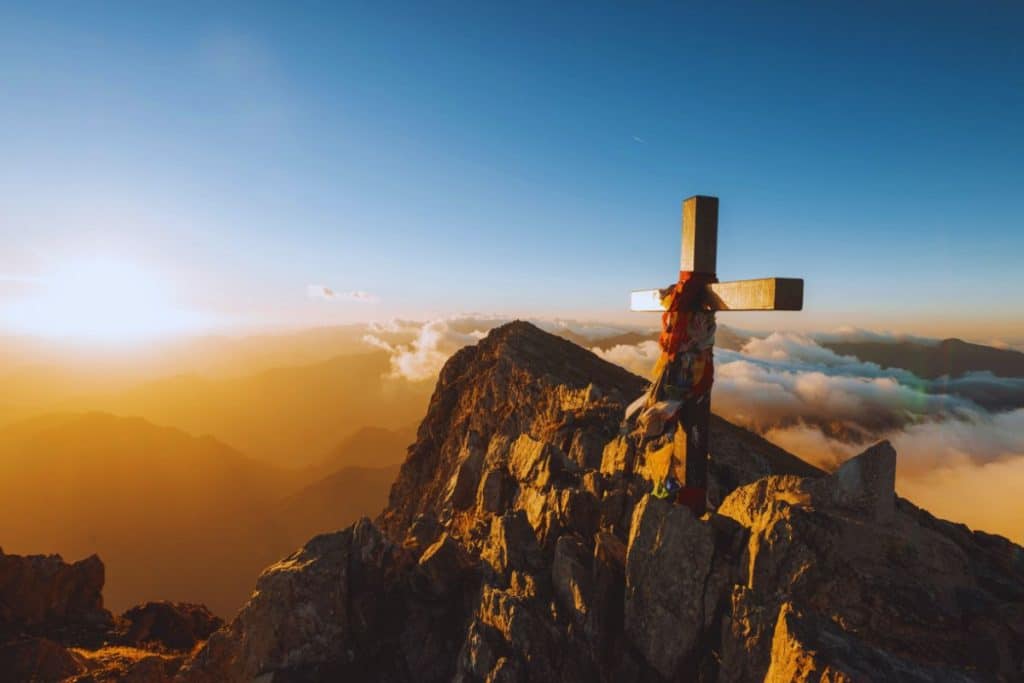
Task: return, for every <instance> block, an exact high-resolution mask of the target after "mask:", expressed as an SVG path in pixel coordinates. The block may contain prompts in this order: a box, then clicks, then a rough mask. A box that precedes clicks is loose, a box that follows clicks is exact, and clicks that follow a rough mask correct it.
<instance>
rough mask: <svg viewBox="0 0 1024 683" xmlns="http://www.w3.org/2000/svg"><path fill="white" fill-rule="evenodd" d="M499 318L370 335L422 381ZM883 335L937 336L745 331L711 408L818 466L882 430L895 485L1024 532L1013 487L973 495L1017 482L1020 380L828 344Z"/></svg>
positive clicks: (723, 354)
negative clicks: (947, 372) (895, 361)
mask: <svg viewBox="0 0 1024 683" xmlns="http://www.w3.org/2000/svg"><path fill="white" fill-rule="evenodd" d="M506 321H507V320H506V319H502V318H494V317H488V316H462V317H453V318H444V319H437V320H431V321H428V322H415V321H401V320H399V321H392V322H390V323H387V324H380V325H374V326H373V327H372V328H371V329H370V331H369V332H368V334H367V336H366V341H367V342H368V343H370V344H372V345H374V346H376V347H379V348H382V349H384V350H386V351H388V352H389V353H390V354H391V373H392V375H393V376H394V377H403V378H405V379H408V380H411V381H428V380H432V379H433V378H435V377H436V376H437V373H438V372H439V371H440V369H441V367H442V366H443V364H444V362H445V361H446V360H447V359H448V357H449V356H451V354H453V353H454V352H455V351H457V350H458V349H460V348H462V347H463V346H465V345H467V344H474V343H476V342H477V341H478V340H480V339H481V338H482V337H483V336H485V335H486V334H487V332H488V330H490V329H491V328H493V327H496V326H498V325H500V324H502V323H503V322H506ZM532 322H535V323H536V324H537V325H538V326H540V327H541V328H543V329H545V330H547V331H549V332H553V333H555V334H560V335H562V336H566V337H569V338H570V339H573V340H574V341H576V342H577V343H580V344H582V345H584V346H589V347H590V348H591V350H592V351H594V353H597V354H598V355H600V356H601V357H603V358H605V359H606V360H608V361H610V362H613V363H616V364H618V365H621V366H623V367H625V368H627V369H628V370H631V371H633V372H635V373H637V374H639V375H643V376H647V375H648V373H649V372H650V370H651V368H652V366H653V364H654V361H655V359H656V358H657V356H658V346H657V343H656V342H655V341H654V340H653V338H649V339H642V340H641V341H637V342H636V343H629V344H614V345H608V344H604V343H602V342H603V341H605V340H609V339H613V338H618V337H621V335H624V334H627V333H631V332H632V333H634V336H635V337H637V338H642V336H650V337H653V333H652V331H651V330H649V329H648V330H637V329H633V328H625V327H616V326H612V325H605V324H592V323H581V322H576V321H567V320H539V321H532ZM638 332H641V333H643V334H640V335H637V333H638ZM883 340H889V341H914V342H917V343H929V342H930V341H932V340H924V339H921V338H915V337H899V338H896V337H892V336H890V335H884V334H879V333H875V332H868V331H863V330H844V331H840V332H836V333H828V334H821V335H805V334H793V333H782V332H775V333H772V334H767V335H758V336H751V335H749V334H744V333H741V334H740V343H739V348H737V349H735V350H729V349H723V348H718V349H716V352H715V365H716V367H715V386H714V399H713V405H714V410H715V412H717V413H718V414H720V415H722V416H723V417H725V418H726V419H729V420H731V421H732V422H734V423H736V424H739V425H742V426H744V427H746V428H748V429H750V430H752V431H755V432H757V433H759V434H762V435H763V436H765V438H767V439H769V440H770V441H772V442H774V443H776V444H778V445H780V446H782V447H783V448H786V449H787V450H790V451H792V452H794V453H796V454H797V455H799V456H801V457H803V458H804V459H806V460H809V461H811V462H813V463H815V464H817V465H819V466H821V467H823V468H825V469H834V468H835V467H837V466H838V465H839V464H840V463H842V462H843V461H844V460H845V459H847V458H849V457H851V456H853V455H856V454H857V453H859V452H861V451H862V450H864V449H865V448H866V447H867V446H869V445H870V444H872V443H875V442H877V441H879V440H881V439H888V440H890V441H891V442H892V443H893V445H894V446H895V447H896V449H897V452H898V453H899V459H898V473H897V475H898V487H899V490H900V492H901V493H902V494H904V495H907V496H908V497H911V498H912V499H914V500H915V501H917V502H919V503H921V504H923V505H925V506H927V507H930V508H931V509H932V510H933V511H934V512H936V513H937V514H940V515H942V516H945V517H949V518H953V519H958V520H962V521H965V522H967V523H969V524H974V525H977V526H980V527H983V528H987V529H991V530H993V531H997V532H999V533H1003V534H1005V535H1008V536H1010V537H1012V538H1015V539H1016V540H1018V541H1021V540H1024V502H1020V499H1019V496H1017V495H1009V494H1008V495H1005V496H1003V497H997V496H984V495H980V494H979V493H978V492H979V491H993V492H997V491H1003V490H1006V488H1007V478H1008V477H1009V478H1010V480H1011V481H1014V482H1015V484H1016V485H1018V486H1019V485H1020V484H1024V378H1003V377H996V376H994V375H992V374H990V373H987V372H978V373H970V374H967V375H964V376H963V377H959V378H940V379H937V380H928V379H924V378H921V377H918V376H916V375H914V374H913V373H911V372H908V371H905V370H900V369H891V368H888V369H887V368H882V367H880V366H879V365H877V364H875V363H869V362H864V361H861V360H859V359H858V358H855V357H853V356H842V355H839V354H837V353H835V352H834V351H832V350H831V349H829V348H827V346H825V344H827V343H828V342H831V341H883ZM1004 508H1005V509H1004Z"/></svg>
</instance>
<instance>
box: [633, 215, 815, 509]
mask: <svg viewBox="0 0 1024 683" xmlns="http://www.w3.org/2000/svg"><path fill="white" fill-rule="evenodd" d="M682 227H683V239H682V243H683V247H682V253H681V254H680V262H679V269H680V270H681V271H684V272H690V273H699V274H700V275H701V276H700V277H696V278H695V277H691V276H687V277H686V278H685V279H684V278H682V277H681V279H680V282H679V283H678V284H674V285H673V288H677V287H679V288H680V289H675V290H674V292H671V293H669V295H668V296H662V295H663V293H665V292H668V291H669V290H659V289H648V290H638V291H634V292H633V293H632V294H631V295H630V308H631V309H632V310H634V311H660V310H664V309H665V308H666V307H670V310H671V314H672V317H670V318H668V319H667V320H666V323H670V324H675V322H678V320H679V318H678V317H676V315H677V314H679V313H683V312H682V311H679V310H678V309H675V308H673V307H674V306H676V305H681V302H679V300H678V299H677V298H676V297H677V296H679V295H681V294H682V293H683V292H685V291H686V288H687V284H685V283H690V286H693V285H696V283H704V284H703V286H704V289H703V291H701V292H700V295H699V296H694V295H693V293H692V290H691V293H690V294H688V295H687V296H686V299H685V301H686V305H687V306H690V307H691V308H690V310H688V311H686V312H685V318H686V319H685V320H684V324H687V325H693V326H694V327H693V328H692V329H693V330H695V331H696V333H697V335H698V337H699V338H700V340H699V342H696V343H688V342H684V341H683V340H684V339H686V338H687V337H688V334H689V332H687V335H686V336H683V335H680V334H673V333H672V332H671V331H666V330H664V329H663V332H668V337H667V339H668V341H667V343H668V344H669V345H672V346H673V348H672V349H668V348H665V349H663V352H662V358H661V360H662V362H661V363H660V364H659V366H658V367H659V371H658V372H659V374H658V376H657V377H655V378H654V379H655V382H654V383H653V384H652V385H651V387H650V388H649V389H648V393H647V394H645V395H644V396H642V397H640V399H638V400H637V401H636V402H634V404H633V406H636V407H637V410H640V412H639V413H637V414H638V415H640V419H641V420H643V419H645V416H647V415H650V414H652V412H653V411H656V409H657V406H658V405H659V403H656V402H657V401H661V399H662V396H663V395H664V388H665V387H666V386H673V383H675V385H676V389H675V394H676V395H677V396H678V395H682V396H687V395H690V394H693V393H694V391H692V388H693V387H694V386H695V384H694V382H695V381H700V382H702V383H703V385H702V390H701V393H700V394H699V395H698V396H697V397H691V398H688V399H687V398H681V399H675V400H676V401H679V400H681V401H682V405H680V407H679V410H678V412H677V413H675V415H676V417H677V419H678V422H677V423H670V424H671V426H672V427H674V428H675V429H674V432H673V439H672V459H671V462H670V465H669V466H670V470H669V471H670V473H671V474H672V475H673V476H674V478H675V479H676V480H677V481H682V482H685V484H686V486H685V487H684V488H683V490H682V491H681V492H680V493H679V498H678V500H679V502H681V503H685V504H686V505H687V506H689V507H690V509H691V510H693V511H694V512H695V513H697V514H700V513H701V512H702V511H703V510H704V506H705V493H706V489H707V484H708V445H709V444H708V441H709V437H710V429H709V426H710V422H711V396H710V391H708V389H709V385H708V379H710V377H709V376H708V374H707V372H710V371H711V368H710V367H709V366H707V365H703V366H701V365H700V364H701V363H703V362H710V360H711V359H710V355H709V354H708V347H707V343H708V342H709V341H713V337H711V338H710V339H709V337H710V335H712V334H713V331H714V320H713V318H710V316H713V315H714V312H715V311H799V310H801V309H802V308H803V302H804V281H803V280H800V279H797V278H784V277H771V278H761V279H758V280H737V281H734V282H711V281H712V280H713V279H714V278H713V277H711V276H713V275H715V273H716V272H717V267H716V261H717V257H718V198H717V197H706V196H703V195H697V196H695V197H690V198H689V199H687V200H685V201H684V202H683V226H682ZM691 342H692V339H691ZM669 358H672V360H671V361H668V359H669ZM695 368H701V374H700V379H699V380H696V379H695V374H694V372H693V370H694V369H695ZM665 382H668V384H665ZM682 387H689V388H690V389H691V390H690V391H687V392H680V391H679V389H680V388H682ZM652 403H653V404H652ZM669 403H671V402H669ZM633 406H631V407H630V410H629V411H627V418H628V417H630V415H632V414H633ZM644 406H646V407H645V408H644ZM662 408H664V406H662ZM653 414H655V415H657V413H656V412H653ZM648 424H650V423H648ZM654 424H656V425H658V424H664V422H662V423H658V422H655V423H654ZM660 428H661V432H659V433H664V429H665V427H660ZM659 463H660V461H659ZM656 490H657V489H656Z"/></svg>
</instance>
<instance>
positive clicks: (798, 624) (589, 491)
mask: <svg viewBox="0 0 1024 683" xmlns="http://www.w3.org/2000/svg"><path fill="white" fill-rule="evenodd" d="M643 387H644V382H643V380H641V379H640V378H637V377H635V376H633V375H630V374H629V373H627V372H625V371H624V370H621V369H620V368H618V367H616V366H613V365H610V364H608V363H605V362H604V361H602V360H600V359H599V358H597V357H596V356H594V355H593V354H591V353H589V352H587V351H585V350H583V349H581V348H579V347H576V346H575V345H573V344H571V343H569V342H566V341H564V340H561V339H558V338H556V337H553V336H551V335H548V334H546V333H544V332H542V331H540V330H539V329H537V328H535V327H533V326H531V325H529V324H526V323H520V322H517V323H511V324H509V325H505V326H503V327H501V328H498V329H496V330H494V331H493V332H491V334H490V335H488V336H487V337H486V338H485V339H483V340H482V341H481V342H480V343H479V344H478V345H476V346H474V347H469V348H465V349H463V350H462V351H460V352H458V353H457V354H455V356H453V357H452V358H451V359H450V360H449V362H448V364H447V365H446V366H445V368H444V370H443V371H442V373H441V376H440V378H439V380H438V384H437V387H436V390H435V392H434V395H433V398H432V399H431V403H430V408H429V411H428V413H427V416H426V418H425V419H424V421H423V423H422V424H421V426H420V429H419V432H418V435H417V440H416V443H415V444H414V445H413V446H411V447H410V450H409V454H408V457H407V459H406V462H405V464H404V465H403V467H402V470H401V472H400V474H399V477H398V479H397V481H396V482H395V484H394V486H393V488H392V491H391V497H390V503H389V505H388V507H387V509H386V510H385V511H384V512H383V513H382V514H381V516H380V517H379V518H378V520H377V521H376V522H372V521H370V520H368V519H364V520H362V521H360V522H359V523H357V524H355V525H354V526H352V527H350V528H348V529H345V530H343V531H339V532H337V533H333V534H326V535H322V536H318V537H317V538H314V539H313V540H311V541H310V542H309V543H308V544H306V545H305V546H304V547H303V548H301V549H300V550H299V551H297V552H296V553H294V554H293V555H291V556H289V557H288V558H286V559H284V560H282V561H281V562H279V563H277V564H275V565H273V566H271V567H269V568H268V569H267V570H266V571H265V572H264V573H263V574H262V576H261V577H260V579H259V581H258V583H257V586H256V591H255V592H254V594H253V597H252V599H251V600H250V601H249V603H248V604H247V605H246V606H245V607H244V608H243V609H242V610H241V611H240V613H239V614H238V616H237V617H236V618H235V620H234V621H233V622H232V623H231V624H229V625H228V626H226V627H225V628H224V629H222V630H220V631H218V632H217V633H215V634H213V635H212V636H211V638H210V639H209V641H208V642H207V643H206V644H205V646H203V647H202V648H201V649H200V650H199V651H198V653H197V654H196V655H195V656H194V657H193V658H192V659H191V660H190V661H189V662H187V663H186V664H185V665H184V666H183V667H182V669H181V671H180V672H179V674H178V677H179V680H181V681H249V680H261V681H274V682H275V683H280V682H282V681H314V680H378V681H448V680H453V681H460V682H461V681H466V682H468V681H488V682H498V681H502V682H506V681H509V682H511V681H527V680H530V681H537V680H562V681H584V680H587V681H590V680H604V681H759V680H772V681H789V680H807V681H818V680H833V681H861V680H896V681H958V680H963V681H974V680H978V681H986V680H1019V679H1021V677H1022V676H1024V660H1022V656H1021V654H1020V653H1021V652H1022V646H1024V553H1022V550H1021V548H1019V547H1018V546H1015V545H1013V544H1011V543H1010V542H1008V541H1006V540H1005V539H1003V538H1000V537H996V536H991V535H988V534H983V533H979V532H971V531H970V530H968V529H967V528H966V527H963V526H961V525H956V524H952V523H949V522H944V521H941V520H938V519H935V518H934V517H932V516H931V515H929V514H928V513H927V512H924V511H923V510H920V509H918V508H916V507H914V506H913V505H911V504H910V503H908V502H906V501H904V500H900V499H898V498H897V497H896V496H895V494H894V489H893V485H894V476H895V460H896V454H895V452H894V451H893V449H892V447H891V446H889V445H888V444H887V443H881V444H878V445H876V446H874V447H872V448H871V449H869V450H868V451H866V452H865V453H863V454H862V455H860V456H859V457H857V458H855V459H853V460H851V461H849V462H848V463H846V464H845V465H844V466H843V467H842V468H840V469H839V470H838V471H837V472H835V473H833V474H831V475H826V474H825V473H823V472H820V471H818V470H816V469H815V468H813V467H811V466H809V465H807V464H806V463H804V462H802V461H800V460H799V459H797V458H795V457H794V456H792V455H790V454H788V453H786V452H784V451H782V450H780V449H778V448H776V447H774V446H772V445H771V444H768V443H767V442H765V441H764V440H762V439H760V438H758V437H756V436H755V435H753V434H750V433H748V432H745V431H743V430H741V429H738V428H736V427H734V426H732V425H730V424H728V423H727V422H725V421H723V420H720V419H715V420H714V421H713V423H712V430H713V436H712V457H713V462H714V465H713V467H712V472H711V481H712V484H711V498H712V503H713V504H714V507H715V508H717V509H716V511H715V512H713V513H711V514H708V515H705V516H704V517H703V518H701V519H695V518H694V517H693V516H692V515H691V514H690V513H689V511H688V510H686V509H685V508H682V507H679V506H674V505H671V504H669V503H667V502H665V501H662V500H659V499H657V498H653V497H651V496H650V495H649V493H648V492H649V491H650V483H649V480H648V476H647V475H648V474H649V473H650V471H651V469H652V468H654V467H656V466H657V463H658V459H659V457H663V455H662V454H663V453H664V450H663V447H664V444H663V443H660V442H658V441H657V440H655V441H651V442H643V441H640V440H639V439H638V438H637V437H635V436H633V435H630V434H623V433H620V424H619V423H620V418H621V415H622V409H623V407H624V406H625V405H626V404H627V403H628V402H629V401H630V400H632V399H633V398H634V397H635V396H636V395H638V394H639V393H640V392H641V391H642V389H643Z"/></svg>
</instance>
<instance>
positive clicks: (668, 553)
mask: <svg viewBox="0 0 1024 683" xmlns="http://www.w3.org/2000/svg"><path fill="white" fill-rule="evenodd" d="M714 551H715V547H714V532H713V531H712V529H711V527H710V526H709V525H708V524H706V523H704V522H701V521H700V520H697V519H695V518H694V517H693V515H692V514H691V513H690V511H689V510H687V509H686V508H683V507H680V506H677V505H672V504H671V503H668V502H666V501H663V500H658V499H657V498H653V497H651V496H645V497H644V498H643V500H641V501H640V503H639V504H638V505H637V507H636V510H635V511H634V512H633V524H632V528H631V530H630V534H629V546H628V550H627V553H626V593H625V600H626V602H625V633H626V637H627V638H628V639H629V640H630V641H631V642H632V643H633V645H634V647H635V648H636V649H637V650H638V651H639V652H640V653H641V654H642V655H643V657H644V659H645V660H646V661H647V663H648V664H650V666H651V667H653V668H654V670H655V671H657V672H658V673H659V674H660V675H661V676H662V677H664V678H668V679H676V678H679V677H680V676H683V672H682V667H683V666H684V664H686V662H687V660H689V659H691V658H692V657H693V656H694V648H695V647H696V645H697V643H698V639H699V637H700V634H701V631H702V628H703V625H704V617H705V610H706V599H705V595H704V587H705V582H706V580H707V578H708V576H709V575H710V574H711V561H712V557H713V555H714Z"/></svg>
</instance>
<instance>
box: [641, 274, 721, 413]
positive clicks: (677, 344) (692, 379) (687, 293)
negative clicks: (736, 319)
mask: <svg viewBox="0 0 1024 683" xmlns="http://www.w3.org/2000/svg"><path fill="white" fill-rule="evenodd" d="M713 282H718V278H717V277H715V274H714V273H695V272H693V271H688V270H684V271H680V272H679V281H678V282H676V283H675V284H673V285H669V286H668V287H666V288H665V289H663V290H661V301H662V304H663V305H664V306H665V312H664V313H662V315H661V335H660V336H659V338H658V345H659V346H660V347H661V356H660V357H659V358H658V362H657V364H656V365H655V367H654V373H653V374H654V380H655V386H656V387H657V389H656V390H655V391H654V392H652V394H661V393H662V389H663V388H664V387H666V386H668V385H673V386H675V387H677V388H678V389H681V390H683V391H684V394H685V397H688V398H690V397H694V396H702V395H704V394H706V393H708V392H709V391H711V385H712V383H713V382H714V374H715V373H714V360H713V356H712V352H711V347H710V346H708V347H707V348H706V349H702V350H699V351H696V352H693V350H692V349H688V351H690V352H691V357H690V359H689V364H688V366H687V367H686V368H685V370H686V373H685V375H684V376H680V377H665V376H664V375H665V373H666V372H667V370H668V368H669V366H670V365H671V364H672V362H673V361H674V360H675V359H676V356H677V355H678V353H679V351H680V349H682V348H684V347H689V346H691V345H692V344H693V343H695V342H696V341H699V340H695V339H694V334H693V333H694V324H695V323H699V322H701V321H699V320H696V319H695V316H694V314H695V313H701V311H700V309H699V308H698V307H699V306H700V299H701V296H702V295H703V293H704V291H705V288H706V287H707V285H709V284H711V283H713ZM703 315H705V316H711V321H712V322H711V324H712V325H713V321H714V317H713V316H714V314H713V313H707V312H704V313H703ZM681 383H682V385H681ZM660 398H661V396H660V395H659V396H655V395H652V396H650V401H649V403H650V404H651V405H653V403H654V402H655V401H657V400H659V399H660Z"/></svg>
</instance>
